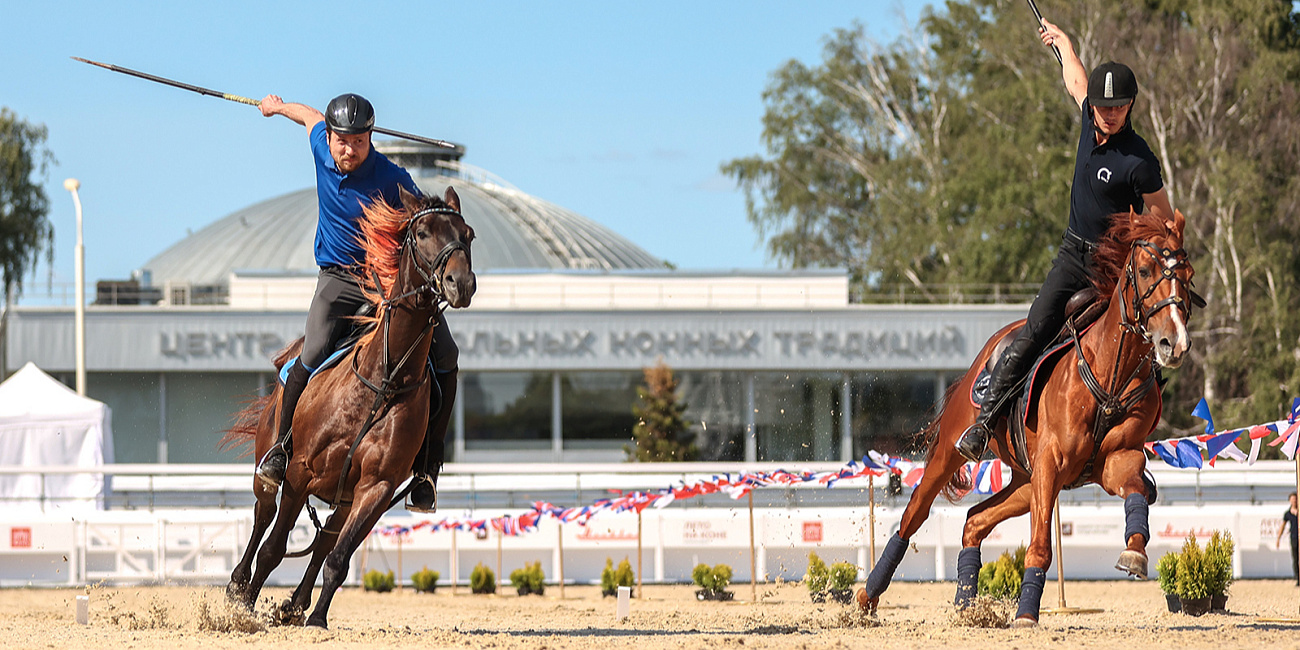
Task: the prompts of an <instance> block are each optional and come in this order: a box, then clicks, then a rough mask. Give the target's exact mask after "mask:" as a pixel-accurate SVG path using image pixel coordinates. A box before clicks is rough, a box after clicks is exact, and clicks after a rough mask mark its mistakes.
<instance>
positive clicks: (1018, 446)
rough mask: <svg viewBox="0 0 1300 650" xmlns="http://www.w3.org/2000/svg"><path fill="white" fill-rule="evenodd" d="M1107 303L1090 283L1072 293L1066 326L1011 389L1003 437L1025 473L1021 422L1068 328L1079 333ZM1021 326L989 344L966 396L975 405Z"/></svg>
mask: <svg viewBox="0 0 1300 650" xmlns="http://www.w3.org/2000/svg"><path fill="white" fill-rule="evenodd" d="M1109 306H1110V299H1109V298H1107V297H1101V296H1099V295H1098V294H1097V290H1096V289H1093V288H1091V287H1089V288H1087V289H1083V290H1082V291H1079V292H1078V293H1076V294H1074V296H1072V297H1071V298H1070V300H1069V301H1068V302H1067V303H1066V306H1065V320H1066V326H1065V327H1062V328H1061V331H1060V333H1058V334H1057V335H1056V338H1055V339H1054V340H1053V342H1052V344H1051V345H1049V346H1047V350H1046V351H1044V352H1043V353H1042V354H1041V355H1039V357H1038V360H1037V361H1035V362H1034V365H1033V367H1031V368H1030V370H1029V373H1028V374H1026V375H1025V377H1024V378H1022V379H1021V380H1020V384H1019V385H1017V387H1016V388H1015V389H1013V390H1016V391H1019V395H1020V396H1019V398H1018V399H1016V401H1015V402H1014V403H1013V404H1012V406H1011V413H1010V414H1009V415H1008V416H1007V437H1008V438H1009V439H1010V442H1011V453H1012V460H1013V461H1014V462H1015V464H1016V465H1019V467H1020V469H1021V470H1023V471H1024V472H1025V473H1026V474H1028V473H1030V472H1029V450H1028V444H1027V442H1026V440H1025V424H1026V420H1027V419H1028V418H1029V413H1030V412H1031V409H1032V407H1033V406H1035V405H1036V404H1037V403H1038V400H1039V399H1040V398H1041V396H1042V391H1043V386H1044V385H1045V384H1046V383H1047V378H1048V377H1050V376H1052V370H1053V369H1054V368H1056V364H1057V363H1059V362H1060V360H1061V358H1062V357H1064V356H1065V353H1066V351H1068V350H1069V349H1070V347H1071V346H1072V345H1073V343H1074V341H1073V337H1072V336H1071V334H1070V332H1071V330H1072V329H1073V331H1077V332H1079V333H1080V334H1082V333H1083V332H1084V331H1086V330H1087V329H1088V328H1089V327H1091V326H1092V324H1093V323H1095V322H1097V319H1098V318H1100V317H1101V315H1102V314H1103V313H1105V311H1106V309H1107V307H1109ZM1022 329H1024V325H1021V326H1020V327H1016V328H1014V329H1012V330H1010V331H1008V332H1007V333H1006V334H1005V335H1003V337H1002V339H1001V340H999V341H998V342H997V343H996V344H995V345H994V346H993V354H991V355H989V359H988V362H987V363H985V364H984V367H983V368H981V369H980V374H979V376H978V377H976V378H975V383H974V384H972V385H971V391H970V400H971V403H972V404H974V405H975V406H982V405H983V404H984V400H985V399H986V398H987V396H988V389H989V383H990V380H991V377H992V373H993V367H994V366H996V365H997V362H998V359H1000V358H1002V353H1003V352H1004V351H1005V350H1006V349H1007V346H1009V345H1011V342H1012V341H1014V340H1015V338H1016V337H1017V336H1019V334H1020V331H1021V330H1022Z"/></svg>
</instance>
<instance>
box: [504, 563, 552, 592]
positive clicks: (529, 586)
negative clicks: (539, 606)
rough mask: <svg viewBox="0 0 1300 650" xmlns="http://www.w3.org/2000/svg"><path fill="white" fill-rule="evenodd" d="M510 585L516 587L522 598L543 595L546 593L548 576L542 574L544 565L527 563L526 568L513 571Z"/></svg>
mask: <svg viewBox="0 0 1300 650" xmlns="http://www.w3.org/2000/svg"><path fill="white" fill-rule="evenodd" d="M510 584H511V585H514V588H515V591H517V592H518V593H519V595H520V596H527V595H528V594H537V595H538V596H540V595H542V593H543V592H545V591H546V574H544V573H542V563H541V562H533V563H531V564H529V563H525V564H524V568H522V569H515V570H514V571H511V572H510Z"/></svg>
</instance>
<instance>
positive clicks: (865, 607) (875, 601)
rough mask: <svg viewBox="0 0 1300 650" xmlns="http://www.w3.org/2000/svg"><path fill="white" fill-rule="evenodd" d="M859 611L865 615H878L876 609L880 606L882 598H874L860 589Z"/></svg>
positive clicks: (858, 597)
mask: <svg viewBox="0 0 1300 650" xmlns="http://www.w3.org/2000/svg"><path fill="white" fill-rule="evenodd" d="M857 601H858V610H859V611H861V612H862V613H863V614H870V615H872V616H875V615H876V607H877V606H879V605H880V598H872V597H871V596H868V595H867V590H866V589H863V588H861V587H859V588H858V594H857Z"/></svg>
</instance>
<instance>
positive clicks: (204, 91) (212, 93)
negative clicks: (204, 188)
mask: <svg viewBox="0 0 1300 650" xmlns="http://www.w3.org/2000/svg"><path fill="white" fill-rule="evenodd" d="M72 58H73V60H76V61H80V62H82V63H89V64H90V65H97V66H99V67H101V68H104V69H105V70H112V71H113V72H120V73H122V74H129V75H131V76H132V77H139V78H141V79H147V80H149V81H153V82H156V83H160V84H164V85H167V86H171V87H173V88H180V89H181V90H188V91H190V92H196V93H199V94H200V95H207V96H209V97H218V98H220V99H225V100H228V101H232V102H239V103H240V104H248V105H249V106H261V105H262V102H261V100H257V99H251V98H248V97H243V96H241V95H232V94H230V93H223V92H221V91H218V90H212V89H211V88H204V87H202V86H194V85H191V84H187V83H181V82H179V81H174V80H172V79H168V78H166V77H159V76H157V75H151V74H149V73H147V72H140V71H139V70H132V69H130V68H123V67H122V66H120V65H112V64H111V63H100V62H99V61H91V60H90V59H83V58H81V57H77V56H74V57H72ZM370 130H371V131H374V132H375V133H382V134H384V135H391V136H393V137H395V138H402V139H403V140H412V141H414V142H423V143H424V144H431V145H433V146H435V147H442V148H443V149H455V150H456V151H461V152H463V151H464V150H465V148H464V147H462V146H460V145H458V144H456V143H454V142H447V141H446V140H437V139H434V138H426V137H424V136H422V135H414V134H411V133H403V132H401V131H394V130H392V129H384V128H380V127H378V126H376V127H372V128H371V129H370Z"/></svg>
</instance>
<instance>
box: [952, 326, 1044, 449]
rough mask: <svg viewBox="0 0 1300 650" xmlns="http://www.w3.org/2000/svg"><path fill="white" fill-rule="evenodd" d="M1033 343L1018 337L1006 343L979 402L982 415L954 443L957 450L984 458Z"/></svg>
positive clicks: (1031, 340) (1009, 401)
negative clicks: (984, 393) (986, 390)
mask: <svg viewBox="0 0 1300 650" xmlns="http://www.w3.org/2000/svg"><path fill="white" fill-rule="evenodd" d="M1032 345H1033V339H1029V338H1021V337H1017V338H1016V340H1014V341H1012V342H1011V345H1009V346H1007V349H1006V350H1005V351H1004V352H1003V353H1002V356H1001V357H1000V358H999V359H998V363H997V365H996V366H994V367H993V376H992V377H990V378H989V389H988V393H987V394H986V395H985V396H984V404H983V405H981V406H980V412H979V415H977V416H975V424H972V425H970V427H968V428H967V429H966V431H964V432H962V434H961V438H960V439H958V440H957V444H956V445H955V446H956V447H957V451H958V452H959V453H960V454H961V455H962V456H965V457H966V458H967V459H968V460H970V461H971V462H975V463H978V462H980V460H981V459H983V458H984V452H985V451H986V450H987V449H988V444H989V437H990V436H992V435H993V429H994V428H995V427H996V426H997V424H998V420H999V419H1000V418H1001V417H1002V416H1003V415H1005V414H1006V409H1007V406H1009V405H1010V403H1011V399H1010V398H1011V394H1012V393H1013V392H1014V391H1013V389H1014V388H1015V387H1016V386H1017V385H1018V384H1019V383H1020V380H1021V377H1022V375H1023V374H1024V371H1023V370H1022V366H1024V365H1025V359H1026V358H1027V357H1028V356H1029V355H1028V354H1026V353H1027V352H1028V349H1029V348H1030V347H1031V346H1032Z"/></svg>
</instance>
